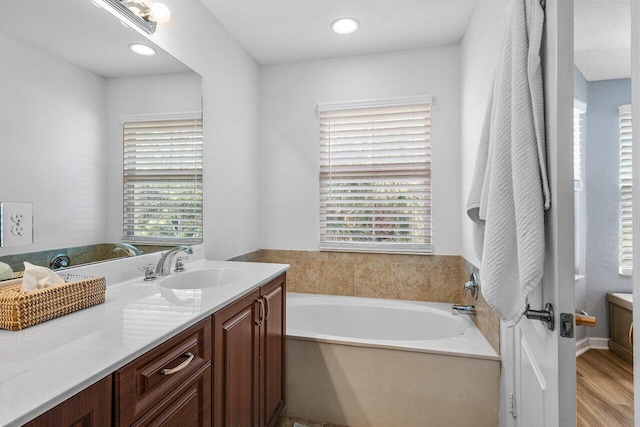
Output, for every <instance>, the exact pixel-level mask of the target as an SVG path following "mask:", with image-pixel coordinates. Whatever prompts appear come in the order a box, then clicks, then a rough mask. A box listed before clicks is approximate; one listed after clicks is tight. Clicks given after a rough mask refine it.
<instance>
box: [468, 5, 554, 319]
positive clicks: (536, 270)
mask: <svg viewBox="0 0 640 427" xmlns="http://www.w3.org/2000/svg"><path fill="white" fill-rule="evenodd" d="M539 1H540V0H513V1H512V2H510V3H512V8H511V12H510V13H509V19H508V22H507V26H506V28H505V33H504V34H503V40H502V46H501V52H500V57H499V61H498V64H497V68H496V71H495V76H494V81H493V88H492V92H491V95H490V97H489V104H488V108H487V112H486V115H485V120H484V124H483V129H482V134H481V136H480V145H479V148H478V157H477V159H476V169H475V173H474V176H473V181H472V184H471V191H470V193H469V199H468V201H467V214H468V215H469V217H470V218H471V219H472V220H473V222H474V224H475V225H474V242H475V251H476V254H477V255H478V257H479V258H480V260H481V262H482V264H481V267H480V277H481V283H482V294H483V296H484V298H485V299H486V300H487V302H488V303H489V305H490V306H491V307H493V309H494V310H495V312H496V313H497V314H498V315H499V316H500V318H501V319H502V320H503V321H504V322H505V323H506V324H507V325H508V326H513V325H515V324H516V323H517V322H518V320H520V317H521V316H522V313H523V312H524V310H525V308H526V297H527V295H528V294H529V292H531V290H532V289H533V288H535V287H536V286H537V285H538V284H539V283H540V280H541V279H542V273H543V269H544V210H545V209H548V208H549V203H550V194H549V185H548V182H547V173H546V155H545V140H544V92H543V86H542V68H541V63H540V45H541V41H542V24H543V22H544V10H543V9H542V7H541V6H540V2H539Z"/></svg>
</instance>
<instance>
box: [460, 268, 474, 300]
mask: <svg viewBox="0 0 640 427" xmlns="http://www.w3.org/2000/svg"><path fill="white" fill-rule="evenodd" d="M468 291H471V296H472V297H473V299H478V275H477V274H476V273H471V276H469V281H468V282H467V283H465V284H464V291H463V292H462V295H463V296H465V297H466V296H467V292H468Z"/></svg>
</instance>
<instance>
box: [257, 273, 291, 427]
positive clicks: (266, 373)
mask: <svg viewBox="0 0 640 427" xmlns="http://www.w3.org/2000/svg"><path fill="white" fill-rule="evenodd" d="M260 296H261V298H263V300H264V302H265V307H266V313H265V316H264V322H263V323H262V325H261V328H262V332H261V333H260V352H261V353H260V365H261V366H260V375H261V376H262V381H261V387H262V396H261V399H260V404H261V405H262V407H261V408H260V425H261V426H269V427H271V426H274V425H275V424H276V423H277V422H278V418H279V417H280V412H282V409H283V408H284V403H285V397H286V389H285V387H286V375H285V366H286V364H285V359H286V352H285V349H286V333H285V325H286V318H285V312H286V310H285V309H286V288H285V275H284V274H283V275H282V276H279V277H277V278H276V279H274V280H272V281H271V282H270V283H267V284H266V285H264V286H263V287H262V288H260Z"/></svg>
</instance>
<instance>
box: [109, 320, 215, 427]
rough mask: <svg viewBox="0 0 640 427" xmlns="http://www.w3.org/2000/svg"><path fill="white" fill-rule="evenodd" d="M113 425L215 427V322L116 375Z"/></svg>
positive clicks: (207, 322) (193, 329) (198, 327)
mask: <svg viewBox="0 0 640 427" xmlns="http://www.w3.org/2000/svg"><path fill="white" fill-rule="evenodd" d="M113 382H114V425H116V426H131V425H134V426H142V425H175V426H209V425H211V318H210V317H209V318H207V319H205V320H203V321H201V322H199V323H197V324H196V325H194V326H192V327H190V328H189V329H187V330H186V331H184V332H181V333H180V334H178V335H176V336H175V337H173V338H171V339H169V340H167V341H166V342H164V343H162V344H160V345H159V346H157V347H156V348H154V349H152V350H150V351H148V352H147V353H145V354H143V355H142V356H140V357H138V358H137V359H135V360H134V361H133V362H131V363H129V364H127V365H126V366H124V367H123V368H121V369H118V370H117V371H116V372H115V373H114V374H113Z"/></svg>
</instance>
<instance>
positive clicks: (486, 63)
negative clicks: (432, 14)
mask: <svg viewBox="0 0 640 427" xmlns="http://www.w3.org/2000/svg"><path fill="white" fill-rule="evenodd" d="M506 14H507V1H506V0H480V1H478V4H477V5H476V10H475V12H474V14H473V16H472V18H471V22H470V23H469V26H468V27H467V31H466V33H465V35H464V37H463V38H462V42H461V43H460V49H461V63H462V65H461V68H462V79H461V89H462V106H461V109H462V120H461V123H460V129H461V147H462V148H461V161H460V164H461V166H462V169H461V172H462V174H461V188H462V191H461V197H462V200H461V206H462V208H461V209H462V211H463V212H462V224H461V225H462V227H461V228H462V231H461V233H462V234H461V235H462V255H463V256H464V257H465V258H466V259H467V260H468V261H470V262H471V263H473V264H475V265H479V262H478V258H477V256H476V254H475V251H474V249H473V233H472V222H471V220H470V219H469V217H468V216H467V214H466V205H467V197H468V195H469V189H470V188H471V179H472V178H473V171H474V170H475V160H476V152H477V151H478V142H479V141H480V131H481V130H482V121H483V119H484V113H485V110H486V106H487V100H488V98H489V91H490V90H491V82H492V81H493V70H494V68H495V64H496V62H497V61H498V54H499V48H500V41H501V36H502V32H503V29H504V26H505V23H506Z"/></svg>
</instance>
